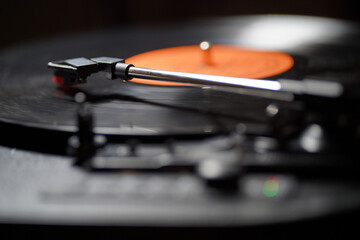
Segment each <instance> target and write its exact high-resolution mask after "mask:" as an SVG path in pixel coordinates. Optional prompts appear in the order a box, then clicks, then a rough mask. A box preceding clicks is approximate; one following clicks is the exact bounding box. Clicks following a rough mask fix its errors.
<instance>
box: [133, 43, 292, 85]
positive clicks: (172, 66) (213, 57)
mask: <svg viewBox="0 0 360 240" xmlns="http://www.w3.org/2000/svg"><path fill="white" fill-rule="evenodd" d="M200 46H201V45H200ZM126 62H127V63H131V64H134V65H135V66H136V67H142V68H151V69H158V70H167V71H176V72H188V73H198V74H211V75H219V76H228V77H242V78H266V77H271V76H275V75H278V74H281V73H284V72H286V71H288V70H289V69H291V67H292V66H293V65H294V60H293V58H292V57H291V56H290V55H289V54H287V53H283V52H276V51H259V50H252V49H246V48H240V47H236V46H227V45H212V46H210V45H209V46H208V48H205V49H204V48H201V47H199V46H198V45H191V46H180V47H172V48H164V49H159V50H154V51H149V52H145V53H141V54H138V55H135V56H133V57H130V58H128V59H127V60H126ZM131 82H136V83H142V84H151V85H162V86H187V85H190V84H182V83H175V82H163V81H155V80H142V79H136V78H134V79H132V80H131Z"/></svg>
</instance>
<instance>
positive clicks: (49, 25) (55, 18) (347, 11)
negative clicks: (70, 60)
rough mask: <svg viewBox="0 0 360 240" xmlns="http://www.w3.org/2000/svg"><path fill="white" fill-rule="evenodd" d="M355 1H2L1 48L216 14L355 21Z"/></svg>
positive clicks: (356, 12)
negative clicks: (80, 33)
mask: <svg viewBox="0 0 360 240" xmlns="http://www.w3.org/2000/svg"><path fill="white" fill-rule="evenodd" d="M355 5H356V1H355V0H312V1H306V0H272V1H268V0H243V1H235V0H218V1H198V0H192V1H190V0H183V1H171V0H128V1H122V0H118V1H106V0H103V1H99V0H88V1H76V0H57V1H50V0H35V1H8V0H5V1H2V3H1V4H0V29H1V30H0V31H1V39H0V49H2V48H6V47H9V46H12V45H16V44H18V43H21V42H26V41H29V40H34V39H37V38H43V37H47V36H57V35H59V36H60V35H63V34H72V33H75V32H79V31H80V32H81V31H89V30H98V29H102V28H107V27H112V26H118V25H123V26H130V27H132V26H138V25H143V24H149V23H165V22H171V21H182V20H191V19H199V18H208V17H216V16H234V15H235V16H237V15H244V14H301V15H314V16H326V17H332V18H340V19H347V20H355V21H358V20H359V15H360V14H359V11H358V8H356V6H355Z"/></svg>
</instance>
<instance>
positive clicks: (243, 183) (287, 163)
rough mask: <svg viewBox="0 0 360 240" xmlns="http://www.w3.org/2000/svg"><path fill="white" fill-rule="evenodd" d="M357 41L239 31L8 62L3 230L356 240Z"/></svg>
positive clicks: (232, 26) (182, 31)
mask: <svg viewBox="0 0 360 240" xmlns="http://www.w3.org/2000/svg"><path fill="white" fill-rule="evenodd" d="M359 34H360V32H359V29H358V26H357V25H356V24H354V23H351V22H346V21H340V20H333V19H326V18H317V17H304V16H277V15H269V16H245V17H231V18H221V19H215V20H208V21H206V22H195V23H192V24H191V25H188V24H179V25H178V26H175V27H174V26H173V27H171V28H170V27H164V26H153V27H151V28H139V29H136V31H135V30H134V29H126V28H123V29H109V30H107V31H101V32H94V33H88V34H81V35H74V36H70V37H64V38H60V39H46V40H44V41H41V42H36V43H31V44H28V45H23V46H17V47H15V48H12V49H8V50H5V51H3V52H2V53H1V55H0V63H1V66H2V68H1V69H0V84H1V90H0V127H1V132H2V137H1V142H0V144H1V145H0V162H1V168H0V179H1V180H0V193H1V194H0V222H1V223H2V225H3V226H6V227H8V228H9V227H10V228H11V227H12V228H15V229H16V226H22V227H25V228H26V227H29V228H30V227H32V228H34V227H35V226H36V227H35V228H40V229H42V228H41V227H46V228H54V229H57V230H58V228H60V227H62V228H65V229H68V228H70V227H71V229H73V227H75V228H76V227H77V229H83V228H84V227H87V228H86V229H87V230H89V229H91V230H89V231H90V232H92V233H93V229H101V230H100V231H101V234H105V233H104V231H103V230H104V228H106V229H107V230H109V228H111V230H112V231H116V229H122V230H124V229H134V228H135V229H139V228H142V229H143V230H144V229H146V232H147V231H151V229H156V230H157V231H159V230H166V231H169V229H172V231H175V232H176V231H179V230H180V231H182V230H184V229H187V230H189V229H191V230H192V232H194V231H195V230H194V229H197V230H199V229H203V230H204V229H205V230H206V231H205V232H200V233H201V234H205V233H206V234H208V235H210V236H209V237H214V236H213V235H212V234H213V233H214V232H213V231H214V229H215V230H220V229H222V230H223V229H232V230H233V231H235V230H236V231H239V232H241V233H243V234H247V235H248V236H250V237H251V236H254V234H255V235H257V234H258V231H259V229H260V232H266V233H276V234H279V233H281V234H285V235H286V234H287V233H289V232H291V233H293V232H297V231H300V230H301V229H302V230H303V229H305V231H303V232H300V233H297V234H300V235H302V234H304V236H306V234H307V233H308V231H310V230H311V231H317V232H318V233H319V234H321V235H323V234H324V231H327V232H326V234H329V235H331V234H334V233H341V234H344V233H349V232H352V233H353V232H356V231H355V230H356V229H354V228H353V227H354V225H355V223H354V222H353V221H351V219H353V218H354V217H357V216H358V210H359V207H360V190H359V188H358V184H359V179H358V176H359V173H360V166H359V163H358V158H359V154H358V151H357V148H358V146H359V122H360V121H359V114H358V109H357V106H358V104H359V99H360V98H359V94H358V92H359V90H360V86H359V76H360V75H359V67H360V59H359V58H360V45H359V39H360V35H359ZM199 43H201V44H200V45H199ZM102 56H109V57H102ZM123 59H125V60H123ZM47 64H48V65H49V67H50V68H48V66H47ZM104 73H105V74H104ZM106 78H108V79H110V80H107V79H106ZM174 229H175V230H174ZM307 230H308V231H307ZM199 231H200V230H199ZM84 232H85V231H84ZM171 233H173V232H171ZM197 233H199V232H197ZM221 233H223V232H221ZM281 234H280V235H279V236H281Z"/></svg>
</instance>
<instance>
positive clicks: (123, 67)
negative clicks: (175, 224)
mask: <svg viewBox="0 0 360 240" xmlns="http://www.w3.org/2000/svg"><path fill="white" fill-rule="evenodd" d="M48 66H49V67H50V68H53V69H54V77H55V78H56V79H57V80H58V82H59V83H61V84H62V85H73V84H78V83H86V78H87V77H88V76H90V75H91V74H93V73H96V72H100V71H102V72H105V73H106V75H107V78H108V79H121V80H126V81H128V80H131V79H132V78H141V79H148V80H158V81H167V82H180V83H189V84H195V85H196V86H201V87H206V88H210V89H214V90H220V91H227V92H233V93H238V94H244V95H253V96H261V97H266V98H271V99H277V100H283V101H292V100H293V99H294V95H303V94H306V95H313V96H320V97H328V98H337V97H340V96H341V95H342V94H343V86H342V85H341V84H339V83H337V82H330V81H319V80H311V79H305V80H301V81H300V80H291V79H280V80H264V79H249V78H237V77H225V76H215V75H206V74H194V73H184V72H174V71H164V70H156V69H148V68H141V67H135V66H134V65H132V64H129V63H125V61H124V60H123V59H120V58H111V57H98V58H91V59H88V58H83V57H82V58H73V59H68V60H61V61H55V62H49V63H48Z"/></svg>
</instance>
